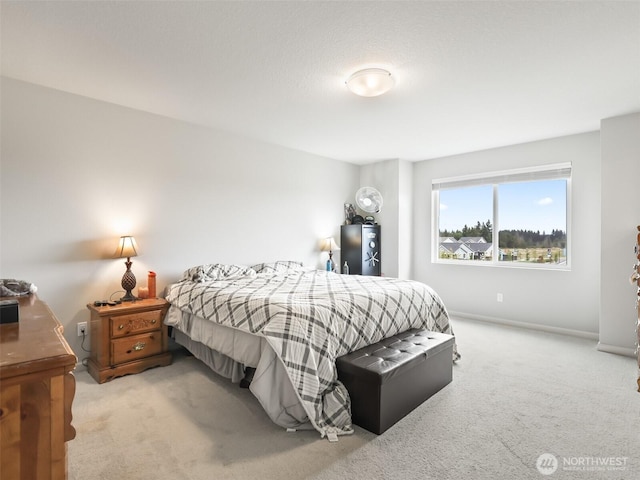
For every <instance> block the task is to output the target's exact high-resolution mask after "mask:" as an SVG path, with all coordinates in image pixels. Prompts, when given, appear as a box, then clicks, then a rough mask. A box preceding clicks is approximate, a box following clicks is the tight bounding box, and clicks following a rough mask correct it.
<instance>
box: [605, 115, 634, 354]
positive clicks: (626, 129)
mask: <svg viewBox="0 0 640 480" xmlns="http://www.w3.org/2000/svg"><path fill="white" fill-rule="evenodd" d="M600 132H601V133H600V137H601V143H602V207H601V208H602V210H601V212H602V213H601V215H602V229H601V236H602V241H601V244H602V250H601V252H602V253H601V269H602V285H601V299H602V300H601V305H600V342H599V344H598V348H599V349H600V350H604V351H610V352H617V353H629V354H631V353H632V352H633V348H634V340H635V338H636V335H635V325H636V321H637V316H636V311H635V308H634V307H635V301H636V289H635V288H634V287H633V286H632V285H631V284H630V283H629V281H628V278H629V276H630V275H631V273H632V265H634V262H635V255H634V252H633V245H635V240H636V233H637V230H636V226H637V225H640V186H639V182H640V113H635V114H632V115H625V116H621V117H615V118H608V119H605V120H602V122H601V124H600Z"/></svg>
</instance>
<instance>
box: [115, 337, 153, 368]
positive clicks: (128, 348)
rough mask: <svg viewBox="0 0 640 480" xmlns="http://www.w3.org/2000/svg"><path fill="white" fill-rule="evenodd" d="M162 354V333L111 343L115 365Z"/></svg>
mask: <svg viewBox="0 0 640 480" xmlns="http://www.w3.org/2000/svg"><path fill="white" fill-rule="evenodd" d="M160 352H162V334H161V333H160V332H153V333H146V334H142V335H134V336H131V337H126V338H118V339H116V340H112V341H111V359H112V361H113V364H114V365H117V364H120V363H125V362H130V361H132V360H136V359H138V358H144V357H148V356H151V355H156V354H158V353H160Z"/></svg>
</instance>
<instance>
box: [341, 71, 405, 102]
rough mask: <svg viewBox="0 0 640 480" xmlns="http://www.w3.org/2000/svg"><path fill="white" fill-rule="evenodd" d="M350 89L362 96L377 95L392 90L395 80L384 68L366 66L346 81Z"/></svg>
mask: <svg viewBox="0 0 640 480" xmlns="http://www.w3.org/2000/svg"><path fill="white" fill-rule="evenodd" d="M345 83H346V84H347V87H348V88H349V90H351V91H352V92H353V93H355V94H356V95H360V96H361V97H377V96H378V95H382V94H383V93H386V92H388V91H389V90H391V88H392V87H393V85H394V84H395V80H394V78H393V76H392V75H391V72H389V71H388V70H385V69H383V68H365V69H364V70H358V71H357V72H355V73H353V74H352V75H351V76H350V77H349V78H348V79H347V81H346V82H345Z"/></svg>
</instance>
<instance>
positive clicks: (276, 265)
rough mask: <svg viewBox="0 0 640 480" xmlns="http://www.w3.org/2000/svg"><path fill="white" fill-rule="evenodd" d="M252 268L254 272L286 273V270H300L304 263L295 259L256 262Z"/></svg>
mask: <svg viewBox="0 0 640 480" xmlns="http://www.w3.org/2000/svg"><path fill="white" fill-rule="evenodd" d="M251 268H253V269H254V270H255V271H256V273H272V274H273V273H287V272H296V271H299V270H302V269H303V268H304V265H303V263H302V262H297V261H295V260H278V261H277V262H272V263H258V264H257V265H253V266H252V267H251Z"/></svg>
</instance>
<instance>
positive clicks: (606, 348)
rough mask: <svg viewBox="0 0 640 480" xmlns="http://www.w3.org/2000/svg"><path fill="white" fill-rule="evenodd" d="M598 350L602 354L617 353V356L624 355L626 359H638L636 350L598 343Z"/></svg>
mask: <svg viewBox="0 0 640 480" xmlns="http://www.w3.org/2000/svg"><path fill="white" fill-rule="evenodd" d="M597 348H598V350H599V351H601V352H607V353H615V354H616V355H624V356H625V357H633V358H636V351H635V349H634V348H627V347H617V346H615V345H607V344H606V343H602V342H598V347H597Z"/></svg>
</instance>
